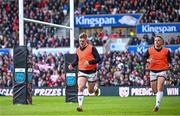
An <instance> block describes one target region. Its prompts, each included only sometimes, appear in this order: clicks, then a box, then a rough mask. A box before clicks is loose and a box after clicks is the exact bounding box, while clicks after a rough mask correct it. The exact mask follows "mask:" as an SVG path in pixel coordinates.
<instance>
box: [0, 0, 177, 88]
mask: <svg viewBox="0 0 180 116" xmlns="http://www.w3.org/2000/svg"><path fill="white" fill-rule="evenodd" d="M68 4H69V2H68V0H36V1H33V0H25V1H24V9H25V12H24V16H25V17H27V18H33V19H37V20H41V21H45V22H51V23H55V24H61V23H63V21H64V19H65V18H66V16H67V14H68V11H69V8H68V7H69V6H68ZM76 6H78V7H76V10H75V15H86V14H120V13H121V14H123V13H143V14H144V15H143V17H142V20H141V21H140V23H170V22H180V15H179V14H180V13H179V12H180V10H179V1H178V0H173V1H171V0H161V1H157V0H151V1H150V0H79V2H77V1H76ZM0 8H1V9H2V10H0V27H1V28H0V47H1V48H13V47H14V46H15V45H18V43H19V38H18V36H19V35H18V30H19V27H18V17H17V16H18V0H9V1H8V0H7V1H3V0H0ZM24 26H25V30H24V32H25V40H26V42H27V46H28V47H32V48H41V47H46V48H48V47H49V48H55V47H65V46H69V44H70V43H69V37H65V36H61V37H60V36H58V35H57V34H56V32H57V29H56V28H52V27H46V26H42V25H39V24H34V23H29V22H26V23H25V25H24ZM88 34H89V41H90V42H91V43H92V44H93V45H95V46H103V45H104V44H105V43H106V41H107V40H108V39H113V38H119V37H124V36H125V34H124V32H122V31H121V30H119V31H114V32H111V33H108V32H106V31H104V30H100V31H91V32H90V33H88ZM130 35H132V40H131V41H130V43H129V44H130V45H138V44H140V43H141V42H144V43H147V44H149V45H150V44H152V42H153V38H154V36H155V35H154V34H152V35H151V36H149V35H146V34H145V35H143V38H139V37H137V36H136V35H134V33H132V34H130ZM165 43H166V45H169V44H180V36H177V37H176V38H174V37H173V38H167V39H166V41H165ZM75 46H76V47H77V46H78V42H77V40H76V41H75ZM172 54H173V55H172V56H173V60H172V66H173V67H174V68H173V69H171V71H170V72H169V73H168V77H169V80H168V81H167V83H166V84H167V85H171V86H176V85H180V61H179V59H180V51H179V52H172ZM101 57H102V58H103V62H102V64H101V65H99V67H98V75H99V77H100V78H99V80H100V81H99V83H100V85H101V86H124V85H128V86H134V85H139V86H149V78H148V71H146V70H145V71H144V72H142V71H141V70H142V69H144V68H145V66H144V63H143V60H142V54H141V53H138V52H137V53H129V52H108V53H105V54H102V55H101ZM125 59H126V60H127V59H128V60H127V61H128V62H125ZM64 65H65V64H64V59H63V54H62V53H57V54H49V53H46V52H44V53H39V54H33V69H34V72H33V86H36V87H43V86H45V87H56V86H64V84H65V83H64V80H65V69H64ZM44 66H45V67H46V68H44ZM0 71H1V73H0V86H1V87H8V86H12V76H13V60H12V56H11V54H7V55H4V54H1V55H0Z"/></svg>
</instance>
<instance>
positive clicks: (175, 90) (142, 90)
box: [0, 86, 180, 97]
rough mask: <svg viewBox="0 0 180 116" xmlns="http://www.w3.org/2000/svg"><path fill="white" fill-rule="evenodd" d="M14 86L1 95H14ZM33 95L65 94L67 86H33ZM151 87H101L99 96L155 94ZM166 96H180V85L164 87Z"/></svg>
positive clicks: (86, 90) (87, 94) (1, 90)
mask: <svg viewBox="0 0 180 116" xmlns="http://www.w3.org/2000/svg"><path fill="white" fill-rule="evenodd" d="M12 92H13V90H12V88H0V95H3V96H12V95H13V94H12ZM32 95H33V96H65V88H62V87H57V88H48V87H44V88H33V91H32ZM84 95H85V96H94V93H93V94H90V93H89V92H88V89H87V88H85V89H84ZM153 95H154V94H153V93H152V89H151V88H146V87H138V86H137V87H135V86H133V87H118V86H117V87H100V89H99V96H120V97H128V96H153ZM164 96H180V86H177V87H167V86H165V88H164Z"/></svg>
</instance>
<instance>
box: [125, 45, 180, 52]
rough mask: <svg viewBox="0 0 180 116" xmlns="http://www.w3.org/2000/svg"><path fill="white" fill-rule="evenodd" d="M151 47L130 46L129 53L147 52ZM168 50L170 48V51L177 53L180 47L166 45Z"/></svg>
mask: <svg viewBox="0 0 180 116" xmlns="http://www.w3.org/2000/svg"><path fill="white" fill-rule="evenodd" d="M149 47H151V46H141V45H137V46H128V51H129V52H141V53H142V52H145V51H146V50H147V49H148V48H149ZM165 47H166V48H169V50H170V51H173V52H175V51H176V50H178V49H179V50H180V45H166V46H165Z"/></svg>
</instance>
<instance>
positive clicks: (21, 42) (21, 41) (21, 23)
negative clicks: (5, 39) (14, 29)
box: [19, 0, 24, 46]
mask: <svg viewBox="0 0 180 116" xmlns="http://www.w3.org/2000/svg"><path fill="white" fill-rule="evenodd" d="M23 11H24V8H23V0H19V46H23V45H24V20H23V18H24V15H23V14H24V13H23Z"/></svg>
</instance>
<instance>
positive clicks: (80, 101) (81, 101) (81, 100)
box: [78, 92, 84, 107]
mask: <svg viewBox="0 0 180 116" xmlns="http://www.w3.org/2000/svg"><path fill="white" fill-rule="evenodd" d="M83 100H84V95H83V92H78V103H79V107H82V105H83Z"/></svg>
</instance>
